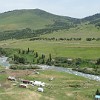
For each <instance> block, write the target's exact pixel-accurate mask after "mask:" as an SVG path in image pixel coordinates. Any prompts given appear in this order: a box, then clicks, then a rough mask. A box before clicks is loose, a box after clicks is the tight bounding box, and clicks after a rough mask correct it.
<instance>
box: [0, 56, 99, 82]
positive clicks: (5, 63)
mask: <svg viewBox="0 0 100 100" xmlns="http://www.w3.org/2000/svg"><path fill="white" fill-rule="evenodd" d="M7 59H8V57H5V56H2V57H0V65H1V66H4V67H9V66H10V63H9V61H7ZM38 66H39V67H41V68H42V69H43V70H55V71H60V72H67V73H70V74H74V75H77V76H82V77H85V78H88V79H91V80H96V81H100V76H96V75H90V74H85V73H81V72H77V71H73V70H72V69H69V68H63V67H55V66H48V65H38Z"/></svg>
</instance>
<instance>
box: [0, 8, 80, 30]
mask: <svg viewBox="0 0 100 100" xmlns="http://www.w3.org/2000/svg"><path fill="white" fill-rule="evenodd" d="M77 21H78V19H75V18H71V17H64V16H58V15H54V14H51V13H48V12H46V11H43V10H40V9H30V10H14V11H9V12H5V13H1V14H0V30H3V31H4V30H16V29H17V30H18V29H23V28H31V29H41V28H45V27H46V26H48V25H49V26H50V25H53V24H54V23H59V22H61V24H63V23H67V24H73V23H76V22H77Z"/></svg>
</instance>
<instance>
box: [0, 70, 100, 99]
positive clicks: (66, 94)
mask: <svg viewBox="0 0 100 100" xmlns="http://www.w3.org/2000/svg"><path fill="white" fill-rule="evenodd" d="M27 73H29V74H28V75H26V72H25V71H24V70H23V71H21V70H6V73H2V74H0V84H1V87H0V100H18V99H19V100H23V99H24V100H33V99H35V100H93V99H94V95H95V92H96V90H97V88H98V89H100V87H99V82H96V81H92V80H88V79H85V78H83V77H79V76H75V75H72V74H67V73H65V72H56V71H39V73H40V74H34V73H33V71H32V70H31V71H28V72H27ZM11 75H14V76H15V77H20V78H23V79H27V80H38V81H42V82H45V83H46V86H45V87H44V92H43V93H40V92H38V91H37V88H38V87H37V86H34V87H32V86H28V88H27V89H25V88H20V87H19V83H20V82H19V83H17V82H10V81H8V80H7V77H8V76H11ZM51 77H53V78H54V79H53V80H52V81H49V79H50V78H51ZM2 79H3V80H2ZM14 84H16V85H14Z"/></svg>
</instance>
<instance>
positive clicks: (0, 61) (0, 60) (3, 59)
mask: <svg viewBox="0 0 100 100" xmlns="http://www.w3.org/2000/svg"><path fill="white" fill-rule="evenodd" d="M7 59H8V57H5V56H1V57H0V65H1V66H3V67H6V68H7V67H9V66H10V63H9V61H8V60H7Z"/></svg>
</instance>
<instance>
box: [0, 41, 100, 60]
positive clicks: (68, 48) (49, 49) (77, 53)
mask: <svg viewBox="0 0 100 100" xmlns="http://www.w3.org/2000/svg"><path fill="white" fill-rule="evenodd" d="M0 47H5V48H20V49H27V48H28V47H29V48H30V49H31V50H35V51H37V52H38V53H39V54H45V55H46V56H47V57H48V55H49V54H50V53H51V54H52V57H70V58H78V57H79V58H80V57H81V58H85V59H97V58H99V57H100V44H99V42H94V43H93V42H87V43H83V42H82V43H77V42H76V43H75V42H64V41H63V42H62V41H29V40H7V41H2V42H0Z"/></svg>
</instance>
